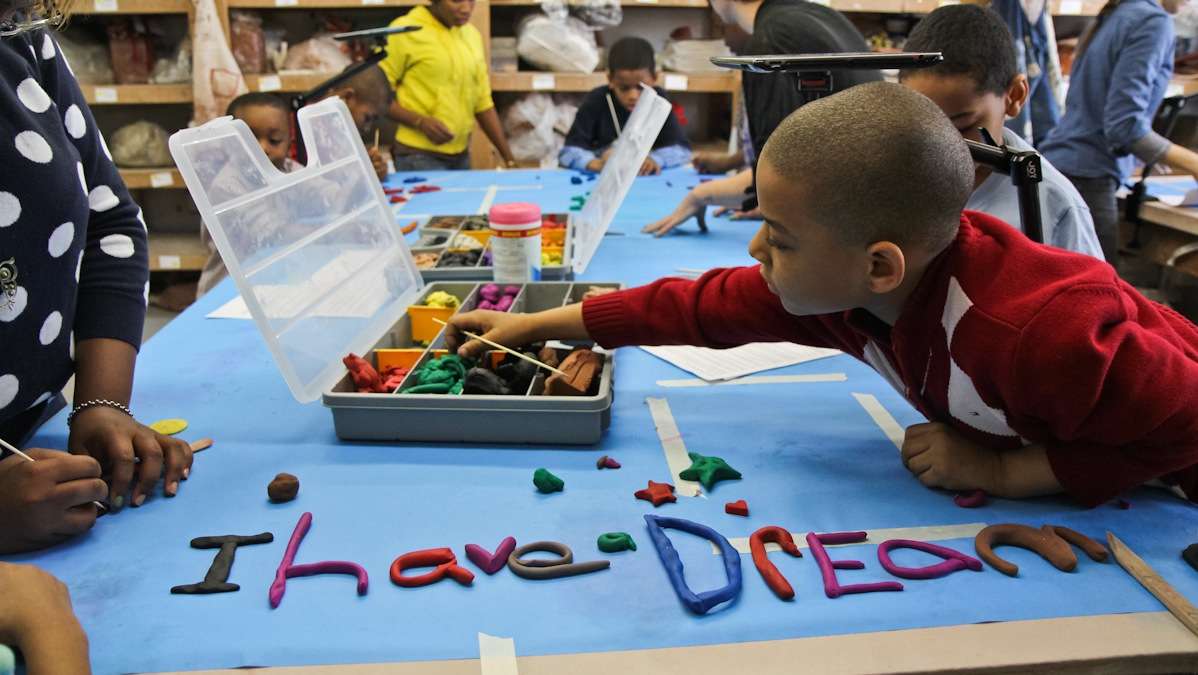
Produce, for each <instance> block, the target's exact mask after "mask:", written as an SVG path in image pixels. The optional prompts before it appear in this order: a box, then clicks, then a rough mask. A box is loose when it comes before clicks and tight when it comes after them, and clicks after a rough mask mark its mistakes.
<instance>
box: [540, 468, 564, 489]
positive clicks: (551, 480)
mask: <svg viewBox="0 0 1198 675" xmlns="http://www.w3.org/2000/svg"><path fill="white" fill-rule="evenodd" d="M532 484H533V485H535V486H537V492H540V493H542V494H549V493H550V492H561V491H562V490H564V489H566V481H564V480H562V479H561V478H558V477H557V476H555V475H553V474H552V473H549V470H548V469H537V470H536V471H535V472H533V474H532Z"/></svg>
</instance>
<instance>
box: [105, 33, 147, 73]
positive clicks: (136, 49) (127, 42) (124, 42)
mask: <svg viewBox="0 0 1198 675" xmlns="http://www.w3.org/2000/svg"><path fill="white" fill-rule="evenodd" d="M108 54H109V58H110V59H111V60H112V70H113V73H114V74H115V75H116V82H117V84H146V83H148V82H149V81H150V72H151V71H153V69H154V44H153V42H152V41H151V40H150V33H149V32H148V31H147V30H146V25H145V23H144V22H143V21H142V20H141V19H121V20H117V21H113V22H111V23H109V24H108Z"/></svg>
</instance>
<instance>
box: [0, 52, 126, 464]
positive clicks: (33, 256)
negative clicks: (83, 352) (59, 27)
mask: <svg viewBox="0 0 1198 675" xmlns="http://www.w3.org/2000/svg"><path fill="white" fill-rule="evenodd" d="M147 256H148V253H147V249H146V227H145V222H144V219H143V218H142V215H141V210H140V209H139V208H138V207H137V205H136V204H134V203H133V200H132V199H131V198H130V197H129V191H128V190H127V189H126V188H125V185H124V183H123V182H122V181H121V177H120V174H119V173H117V169H116V166H115V165H114V164H113V163H112V155H111V154H110V153H109V152H108V148H107V146H106V145H105V144H104V139H103V138H102V137H101V135H100V132H99V130H98V129H97V128H96V122H95V119H94V118H93V117H92V114H91V111H90V110H89V109H88V107H87V103H86V102H84V99H83V94H82V93H81V92H80V90H79V85H78V83H77V82H76V81H75V77H74V75H72V74H71V70H70V65H69V64H68V63H67V62H66V58H65V57H64V56H63V54H62V52H60V51H59V49H58V46H57V44H56V43H55V41H54V39H53V37H52V36H51V35H49V34H48V33H47V32H45V31H34V32H29V33H25V34H22V35H18V36H16V37H9V38H0V425H2V424H3V423H4V421H6V420H10V419H12V418H13V417H15V416H16V415H18V414H20V413H21V412H23V411H25V410H28V409H29V408H31V407H33V406H36V405H38V404H40V403H41V402H43V401H46V400H48V399H49V398H50V397H51V396H52V395H53V394H54V393H56V392H58V391H59V390H60V389H61V388H62V386H63V385H64V384H65V383H66V381H67V379H68V378H70V376H71V374H72V373H73V372H74V351H75V350H74V344H75V342H76V341H79V340H87V339H89V338H112V339H116V340H123V341H125V342H128V343H129V344H132V345H133V346H134V347H137V346H139V344H140V340H141V331H142V323H143V321H144V320H145V311H146V295H147V293H148V290H149V281H148V280H149V268H148V266H147V261H148V257H147ZM5 440H8V439H5Z"/></svg>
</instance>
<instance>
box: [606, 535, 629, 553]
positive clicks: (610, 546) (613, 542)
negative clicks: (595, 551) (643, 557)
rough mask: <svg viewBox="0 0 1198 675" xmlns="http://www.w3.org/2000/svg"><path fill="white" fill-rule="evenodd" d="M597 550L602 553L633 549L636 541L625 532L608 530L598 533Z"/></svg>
mask: <svg viewBox="0 0 1198 675" xmlns="http://www.w3.org/2000/svg"><path fill="white" fill-rule="evenodd" d="M599 550H600V551H603V552H604V553H619V552H620V551H635V550H636V542H635V541H633V540H632V535H631V534H628V533H627V532H608V533H606V534H601V535H599Z"/></svg>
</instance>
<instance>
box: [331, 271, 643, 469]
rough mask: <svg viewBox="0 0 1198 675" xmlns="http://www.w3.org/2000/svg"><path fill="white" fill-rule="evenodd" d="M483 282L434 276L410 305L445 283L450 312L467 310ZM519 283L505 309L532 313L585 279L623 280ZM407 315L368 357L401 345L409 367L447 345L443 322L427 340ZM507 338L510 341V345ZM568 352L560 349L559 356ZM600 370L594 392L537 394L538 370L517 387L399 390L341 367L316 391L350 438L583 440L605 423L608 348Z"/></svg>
mask: <svg viewBox="0 0 1198 675" xmlns="http://www.w3.org/2000/svg"><path fill="white" fill-rule="evenodd" d="M484 285H485V283H474V282H468V283H463V282H434V283H430V284H428V285H427V286H425V289H424V292H423V294H422V295H421V296H420V298H419V299H418V300H417V301H416V303H415V304H416V305H419V304H420V303H422V302H424V299H425V298H426V297H427V296H428V295H429V294H430V293H435V292H437V291H446V292H448V293H450V294H451V295H454V296H456V297H458V299H459V300H461V301H462V302H461V305H460V307H459V308H458V309H457V310H456V311H455V312H453V313H454V314H456V313H458V312H468V311H470V310H471V309H473V308H474V307H475V306H476V305H477V304H478V301H479V289H480V288H481V287H482V286H484ZM508 285H515V286H520V287H521V290H520V294H519V295H518V296H516V300H515V302H514V303H513V305H512V308H511V310H509V311H512V312H524V313H532V312H539V311H542V310H546V309H552V308H554V307H560V306H562V305H566V304H570V303H572V302H577V301H578V300H579V299H581V297H582V295H583V294H584V293H585V292H586V290H587V289H589V288H590V287H592V286H597V287H604V288H622V287H623V285H622V284H619V283H606V282H595V283H587V282H583V283H571V282H553V281H548V282H532V283H527V284H508ZM412 324H413V320H412V317H411V315H409V314H408V313H407V312H404V314H403V315H402V316H401V317H400V319H399V321H398V322H397V323H396V324H395V325H394V326H393V327H392V328H391V330H389V331H387V332H386V333H385V334H384V335H383V336H382V337H381V338H380V339H379V341H378V342H377V343H376V344H375V345H374V346H373V347H371V349H370V351H369V352H368V353H367V354H362V355H361V356H362V357H363V358H366V359H367V360H370V361H372V362H373V359H372V358H371V357H372V355H373V354H374V350H376V349H404V350H412V352H413V353H416V352H418V353H419V357H418V359H417V360H416V361H415V367H419V366H420V365H422V364H423V363H425V362H426V361H428V360H429V359H431V358H434V357H435V352H438V351H439V350H444V349H445V348H446V342H445V331H444V329H443V328H442V329H441V330H440V331H438V332H437V334H436V337H435V338H434V339H433V340H432V341H431V342H430V343H429V344H428V345H427V346H421V345H419V344H418V343H417V342H416V340H414V339H413V336H412V329H413V325H412ZM509 346H510V345H509ZM566 353H567V352H566V351H565V350H562V351H561V354H562V356H565V354H566ZM603 357H604V363H603V371H602V374H601V375H600V379H599V387H598V391H597V393H596V394H595V395H594V396H542V395H539V394H536V393H534V392H540V391H542V390H543V386H544V375H543V374H539V375H538V376H537V377H536V378H534V379H533V382H532V384H531V386H530V388H529V391H528V392H525V393H524V394H522V395H497V396H489V395H481V394H460V395H452V394H406V393H403V389H404V388H405V386H407V385H408V382H407V381H406V380H405V381H404V382H403V383H401V384H400V393H396V394H359V393H358V392H357V391H355V390H354V385H353V380H352V379H350V377H349V375H348V373H347V374H346V375H345V376H344V377H342V378H341V379H340V380H339V381H338V382H337V384H335V385H334V386H333V388H332V389H331V390H329V391H325V392H324V394H323V401H324V405H325V406H326V407H328V408H329V409H330V410H331V411H332V413H333V426H334V429H335V430H336V433H337V436H338V438H341V439H343V440H355V441H423V442H465V443H546V444H561V445H590V444H593V443H597V442H598V441H599V439H600V438H601V437H602V435H603V430H604V429H606V428H607V427H608V425H609V424H610V423H611V404H612V395H613V387H612V378H613V370H614V367H615V365H614V360H613V357H612V354H610V353H605V354H603Z"/></svg>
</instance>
